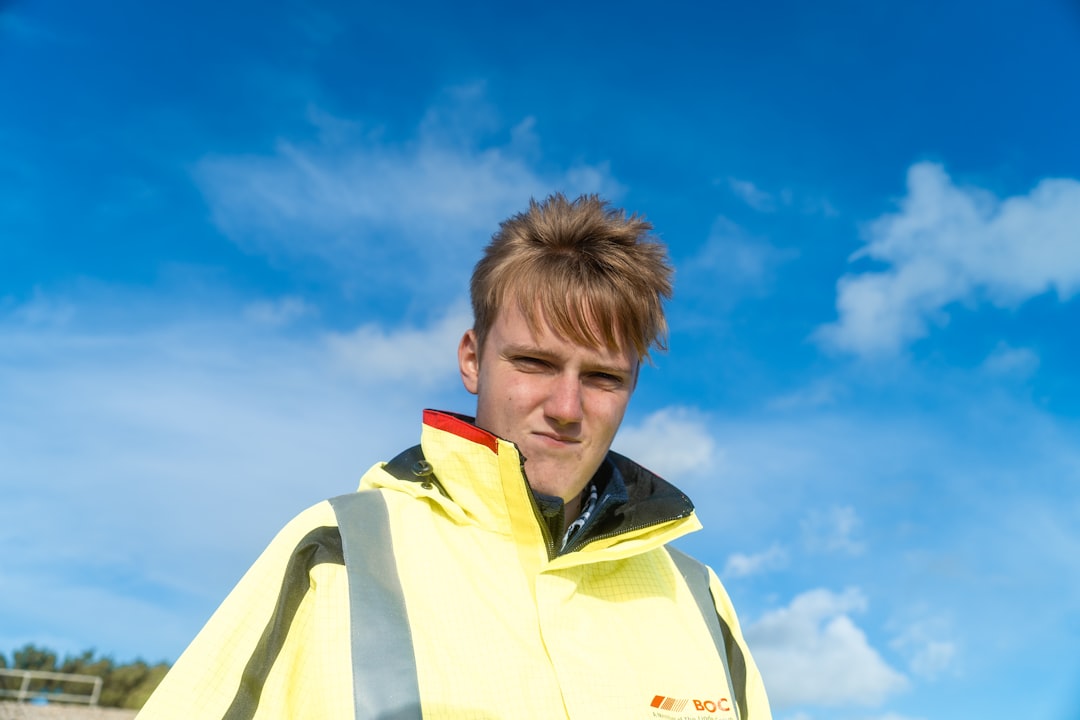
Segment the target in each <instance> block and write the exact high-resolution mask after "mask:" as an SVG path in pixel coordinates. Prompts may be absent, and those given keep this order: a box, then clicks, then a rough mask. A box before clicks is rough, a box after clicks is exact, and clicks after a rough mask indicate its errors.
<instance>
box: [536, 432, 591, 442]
mask: <svg viewBox="0 0 1080 720" xmlns="http://www.w3.org/2000/svg"><path fill="white" fill-rule="evenodd" d="M533 435H535V436H537V437H540V438H542V439H543V440H542V442H544V443H545V444H547V443H550V444H553V445H577V444H579V443H581V438H578V437H572V436H570V435H559V434H558V433H552V432H538V433H533Z"/></svg>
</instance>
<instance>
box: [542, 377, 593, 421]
mask: <svg viewBox="0 0 1080 720" xmlns="http://www.w3.org/2000/svg"><path fill="white" fill-rule="evenodd" d="M544 414H546V415H547V416H548V417H549V418H550V419H552V420H554V421H555V422H556V423H558V424H559V425H570V424H572V423H579V422H581V419H582V417H583V414H584V413H583V411H582V395H581V383H580V382H579V381H578V379H577V378H576V377H574V376H572V375H559V376H558V377H556V378H554V379H553V380H552V386H551V392H550V394H549V395H548V399H547V402H546V403H545V404H544Z"/></svg>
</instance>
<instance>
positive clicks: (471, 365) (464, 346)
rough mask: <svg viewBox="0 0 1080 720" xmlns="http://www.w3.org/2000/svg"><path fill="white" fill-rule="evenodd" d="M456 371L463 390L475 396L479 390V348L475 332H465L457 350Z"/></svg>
mask: <svg viewBox="0 0 1080 720" xmlns="http://www.w3.org/2000/svg"><path fill="white" fill-rule="evenodd" d="M457 359H458V369H459V370H460V371H461V382H462V384H463V385H464V386H465V389H466V390H468V391H469V392H471V393H472V394H473V395H475V394H476V393H477V392H478V391H479V390H480V346H479V345H478V344H477V342H476V331H475V330H466V331H465V334H464V335H463V336H462V337H461V342H460V343H459V344H458V349H457Z"/></svg>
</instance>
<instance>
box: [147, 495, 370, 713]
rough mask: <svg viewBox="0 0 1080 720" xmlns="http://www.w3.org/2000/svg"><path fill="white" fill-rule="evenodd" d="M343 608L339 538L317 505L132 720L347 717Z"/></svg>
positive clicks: (279, 540) (330, 515) (244, 582)
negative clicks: (136, 719)
mask: <svg viewBox="0 0 1080 720" xmlns="http://www.w3.org/2000/svg"><path fill="white" fill-rule="evenodd" d="M348 602H349V601H348V582H347V579H346V575H345V571H344V564H343V561H342V552H341V536H340V533H339V532H338V528H337V524H336V520H335V518H334V512H333V509H332V508H331V507H330V505H329V503H326V502H323V503H320V504H318V505H316V506H314V507H312V508H310V509H308V510H306V511H305V512H303V513H301V514H300V515H298V516H297V517H296V518H294V519H293V520H292V521H291V522H290V523H289V524H288V525H287V526H286V527H285V528H284V529H283V530H282V531H281V532H280V533H278V535H277V537H275V538H274V540H273V541H272V542H271V543H270V545H269V546H268V547H267V549H266V550H265V551H264V552H263V554H262V555H261V556H260V557H259V559H258V560H257V561H256V562H255V564H254V565H253V566H252V567H251V568H250V569H249V570H248V572H247V573H246V574H245V575H244V577H243V578H241V580H240V582H239V583H238V584H237V585H236V587H235V588H234V589H233V591H232V592H231V593H229V596H228V597H227V598H226V599H225V601H224V602H223V603H222V604H221V606H220V607H219V608H218V609H217V611H215V612H214V614H213V616H212V617H211V618H210V620H209V622H207V624H206V626H205V627H203V629H202V630H201V631H200V632H199V634H198V635H197V636H196V637H195V639H194V640H193V641H192V643H191V645H189V646H188V648H187V650H185V651H184V653H183V654H182V655H181V656H180V659H179V660H177V662H176V664H175V665H174V666H173V667H172V669H171V670H170V671H169V673H168V674H167V675H166V676H165V679H164V680H163V681H162V683H161V685H160V686H159V687H158V688H157V690H155V692H154V694H153V695H152V696H151V697H150V699H149V700H148V701H147V703H146V705H145V706H144V707H143V709H142V710H141V711H140V713H139V715H138V720H170V719H173V718H175V719H176V720H180V719H183V720H191V719H192V718H197V719H199V720H204V719H205V720H214V719H216V718H221V719H222V720H271V719H273V718H282V719H284V718H297V719H303V718H312V719H313V720H314V719H315V718H320V719H321V718H338V717H352V714H353V698H352V670H351V668H352V663H351V662H350V646H349V642H348V638H349V612H348Z"/></svg>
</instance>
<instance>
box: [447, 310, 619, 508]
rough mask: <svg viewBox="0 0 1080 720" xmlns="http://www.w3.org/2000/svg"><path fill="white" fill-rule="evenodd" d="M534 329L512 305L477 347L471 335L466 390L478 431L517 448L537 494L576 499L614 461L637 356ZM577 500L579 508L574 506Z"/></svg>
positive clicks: (464, 362) (463, 354)
mask: <svg viewBox="0 0 1080 720" xmlns="http://www.w3.org/2000/svg"><path fill="white" fill-rule="evenodd" d="M541 326H542V327H541V330H540V332H539V334H535V335H534V334H533V332H532V331H531V330H530V329H529V325H528V323H527V322H526V321H525V316H524V314H523V313H522V312H521V310H520V309H519V308H518V306H517V303H514V302H510V303H507V307H505V308H503V309H501V310H500V311H499V313H498V316H497V317H496V318H495V323H494V324H493V325H492V326H491V329H490V330H489V331H488V335H487V338H486V340H485V342H484V347H483V348H482V349H481V348H479V347H477V343H476V333H475V332H474V331H473V330H469V331H468V332H467V333H465V336H464V337H463V338H462V339H461V345H460V346H459V347H458V364H459V366H460V368H461V378H462V381H463V382H464V383H465V388H466V389H467V390H468V391H469V392H471V393H473V394H475V395H476V396H477V398H476V424H477V425H478V426H480V427H481V428H483V429H485V430H487V431H488V432H491V433H494V434H495V435H498V436H499V437H501V438H503V439H506V440H510V441H512V442H514V443H515V444H517V446H518V449H519V450H520V451H521V454H522V455H523V456H524V457H525V458H526V460H525V473H526V475H527V476H528V478H529V484H530V485H531V486H532V488H533V489H534V490H536V491H538V492H541V493H544V494H545V495H554V496H558V497H561V498H562V499H563V500H565V501H567V503H568V507H567V510H568V513H569V512H571V511H573V513H574V514H575V515H576V508H577V507H578V505H577V503H576V500H577V497H578V495H580V494H581V491H582V490H583V489H584V488H585V485H586V484H587V483H588V482H589V480H590V479H591V478H592V476H593V474H594V473H595V472H596V470H597V468H599V467H600V463H601V462H602V461H603V459H604V456H605V455H606V454H607V451H608V448H609V447H610V446H611V441H612V440H613V439H614V437H615V431H616V430H618V429H619V423H621V422H622V418H623V413H625V412H626V405H627V403H628V402H629V401H630V395H631V393H632V392H633V390H634V383H635V382H636V380H637V370H638V359H637V355H636V353H634V351H633V350H629V351H627V350H623V351H619V352H612V351H611V350H608V349H606V348H592V347H584V346H582V345H578V344H576V343H574V342H572V341H570V340H567V339H565V338H563V337H561V336H559V335H556V334H555V333H554V331H552V329H551V328H550V327H549V326H548V325H547V323H546V322H542V323H541ZM571 501H573V502H571Z"/></svg>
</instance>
